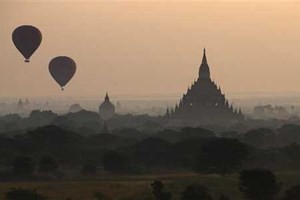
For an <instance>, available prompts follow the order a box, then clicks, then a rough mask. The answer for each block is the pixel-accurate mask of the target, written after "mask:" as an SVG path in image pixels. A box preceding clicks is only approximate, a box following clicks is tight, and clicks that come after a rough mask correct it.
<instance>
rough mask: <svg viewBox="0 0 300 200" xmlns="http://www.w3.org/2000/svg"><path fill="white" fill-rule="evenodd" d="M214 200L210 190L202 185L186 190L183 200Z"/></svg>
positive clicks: (194, 185)
mask: <svg viewBox="0 0 300 200" xmlns="http://www.w3.org/2000/svg"><path fill="white" fill-rule="evenodd" d="M198 199H199V200H212V197H211V196H210V194H209V192H208V188H207V187H206V186H204V185H201V184H192V185H189V186H187V187H186V188H185V190H184V191H183V193H182V197H181V200H198Z"/></svg>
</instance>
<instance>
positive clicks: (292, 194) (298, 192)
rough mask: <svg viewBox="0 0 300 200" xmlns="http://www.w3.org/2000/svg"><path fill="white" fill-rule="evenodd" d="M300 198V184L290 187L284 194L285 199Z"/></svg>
mask: <svg viewBox="0 0 300 200" xmlns="http://www.w3.org/2000/svg"><path fill="white" fill-rule="evenodd" d="M299 199H300V184H298V185H294V186H292V187H291V188H289V189H288V190H287V191H286V192H285V195H284V198H283V200H299Z"/></svg>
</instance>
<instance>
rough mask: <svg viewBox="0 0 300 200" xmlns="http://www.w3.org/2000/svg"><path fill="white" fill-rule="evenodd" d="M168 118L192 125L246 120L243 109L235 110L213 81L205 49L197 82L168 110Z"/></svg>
mask: <svg viewBox="0 0 300 200" xmlns="http://www.w3.org/2000/svg"><path fill="white" fill-rule="evenodd" d="M166 116H167V117H168V118H169V119H170V120H171V121H172V120H173V122H174V121H175V122H176V123H180V121H181V122H188V123H189V124H190V125H191V124H192V125H193V124H194V125H200V124H212V123H220V122H221V123H222V122H224V123H227V122H228V121H231V122H237V121H241V120H243V119H244V116H243V114H242V111H241V108H239V109H235V108H233V105H232V104H229V102H228V100H227V99H226V97H225V94H223V93H222V91H221V88H220V86H219V87H218V86H217V85H216V83H215V82H214V81H212V80H211V77H210V69H209V66H208V63H207V58H206V52H205V49H204V50H203V58H202V63H201V65H200V68H199V77H198V79H197V81H195V82H194V83H193V84H192V85H191V86H190V87H189V88H188V90H187V92H186V94H184V95H183V97H182V98H181V100H180V102H179V104H176V106H175V108H172V109H169V108H168V109H167V113H166Z"/></svg>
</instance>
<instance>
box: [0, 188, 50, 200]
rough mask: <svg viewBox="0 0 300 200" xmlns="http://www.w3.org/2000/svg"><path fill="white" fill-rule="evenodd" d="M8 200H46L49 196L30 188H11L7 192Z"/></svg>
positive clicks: (6, 197)
mask: <svg viewBox="0 0 300 200" xmlns="http://www.w3.org/2000/svg"><path fill="white" fill-rule="evenodd" d="M5 199H7V200H46V199H47V198H46V197H45V196H43V195H41V194H39V193H37V192H36V191H35V190H28V189H22V188H11V189H10V190H9V191H8V192H6V193H5Z"/></svg>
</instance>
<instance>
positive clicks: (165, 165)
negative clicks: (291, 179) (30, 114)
mask: <svg viewBox="0 0 300 200" xmlns="http://www.w3.org/2000/svg"><path fill="white" fill-rule="evenodd" d="M298 130H300V128H299V126H296V125H285V126H283V127H282V128H280V129H279V131H281V132H279V133H276V134H275V133H274V131H272V130H270V129H256V130H251V131H249V132H247V133H244V134H237V133H233V132H231V133H228V132H225V133H222V134H218V135H217V134H215V133H214V132H212V131H210V130H207V129H202V128H183V129H181V130H164V131H160V132H157V133H155V134H151V135H150V134H145V133H142V132H140V131H138V130H135V129H121V130H115V131H113V132H112V133H110V134H94V135H89V136H82V135H80V134H77V133H75V132H73V131H69V130H67V129H62V128H60V127H57V126H44V127H40V128H37V129H35V130H33V131H28V132H26V133H24V134H16V135H14V136H11V135H1V136H0V166H1V172H0V180H12V179H20V178H21V179H24V178H45V177H47V178H63V177H66V178H72V177H71V175H70V176H69V175H68V174H69V171H71V170H70V169H72V171H73V172H74V171H77V174H79V175H80V174H81V175H92V174H96V173H107V172H109V173H116V174H120V173H123V174H143V173H152V172H153V173H157V172H165V171H170V172H171V171H196V172H201V173H219V174H222V175H226V174H228V173H234V172H237V171H239V170H240V169H242V168H260V167H268V168H269V169H273V170H298V169H299V167H300V145H299V143H300V141H298V140H297V137H298V135H300V134H299V132H297V131H298ZM278 138H281V140H282V142H284V143H285V144H286V146H283V145H282V144H281V145H278V142H274V143H273V144H274V146H273V145H271V144H272V141H277V140H278ZM283 138H285V139H286V140H283ZM261 141H264V142H265V143H266V144H265V145H262V143H261ZM296 142H299V143H296ZM267 144H268V145H267ZM47 165H48V166H47ZM24 166H25V167H24ZM22 167H24V168H25V169H24V170H22ZM26 168H27V169H26Z"/></svg>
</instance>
